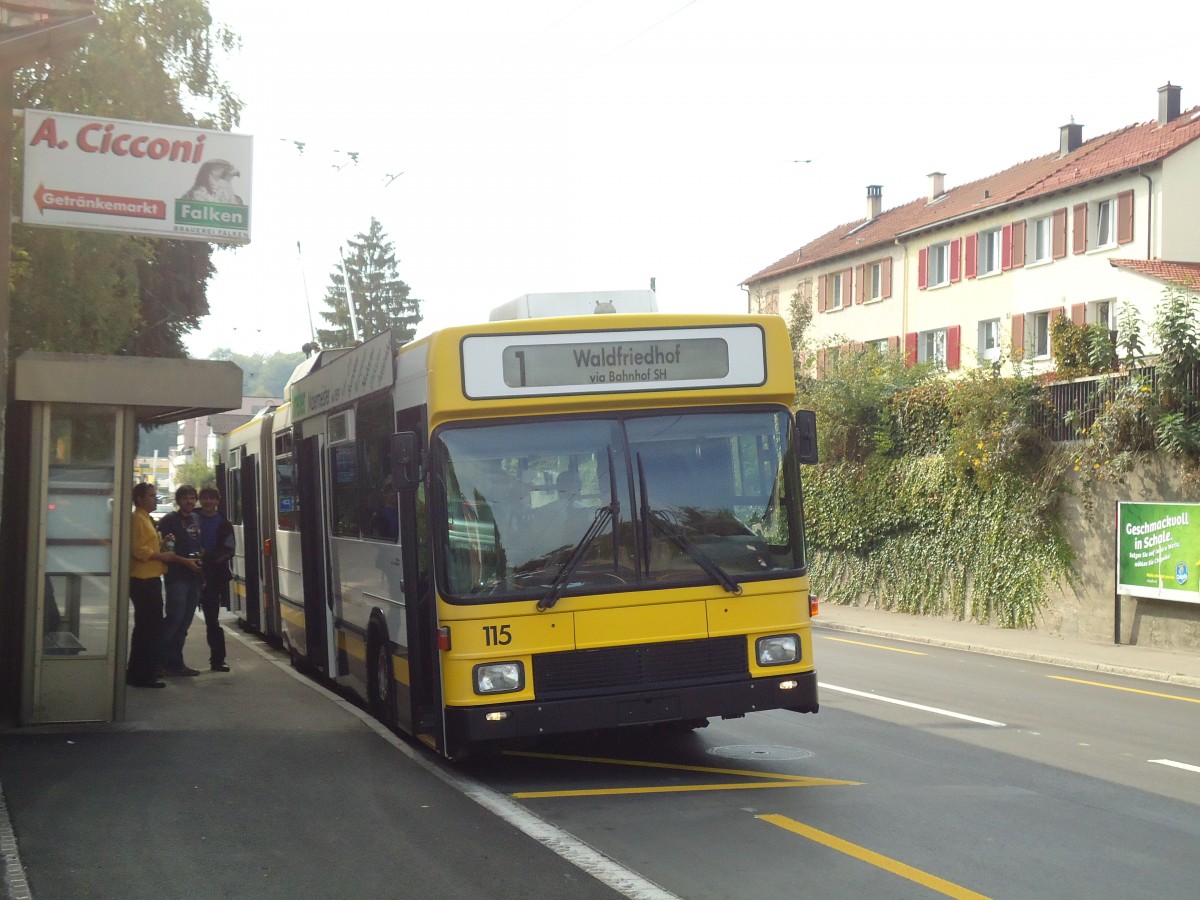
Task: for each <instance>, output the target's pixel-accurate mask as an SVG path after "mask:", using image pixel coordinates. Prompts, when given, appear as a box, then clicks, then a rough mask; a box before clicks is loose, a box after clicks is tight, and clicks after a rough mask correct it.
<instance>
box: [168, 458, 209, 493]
mask: <svg viewBox="0 0 1200 900" xmlns="http://www.w3.org/2000/svg"><path fill="white" fill-rule="evenodd" d="M216 482H217V473H216V471H215V470H214V469H213V467H212V466H211V465H209V463H208V461H207V460H205V459H203V458H200V459H189V460H188V461H187V462H185V463H181V464H180V465H179V466H178V467H177V468H176V469H175V485H176V487H178V486H179V485H181V484H190V485H191V486H192V487H194V488H196V489H197V490H199V489H200V488H202V487H204V486H205V485H209V484H216Z"/></svg>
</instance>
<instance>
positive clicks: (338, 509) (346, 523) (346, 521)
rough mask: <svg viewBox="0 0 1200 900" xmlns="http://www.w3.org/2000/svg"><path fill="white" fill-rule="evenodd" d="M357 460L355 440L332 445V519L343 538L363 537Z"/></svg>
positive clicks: (330, 449)
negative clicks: (361, 534)
mask: <svg viewBox="0 0 1200 900" xmlns="http://www.w3.org/2000/svg"><path fill="white" fill-rule="evenodd" d="M357 463H358V460H357V458H356V455H355V448H354V444H353V443H346V444H340V445H338V446H337V447H330V448H329V476H330V478H329V483H330V498H329V500H330V518H331V520H332V525H333V533H334V534H336V535H338V536H339V537H353V538H356V537H358V536H359V531H358V484H357V481H356V479H357V477H358V465H357Z"/></svg>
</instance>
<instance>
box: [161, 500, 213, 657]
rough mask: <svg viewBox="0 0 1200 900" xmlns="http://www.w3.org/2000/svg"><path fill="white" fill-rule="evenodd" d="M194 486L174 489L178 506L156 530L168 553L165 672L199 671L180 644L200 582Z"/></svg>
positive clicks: (186, 631)
mask: <svg viewBox="0 0 1200 900" xmlns="http://www.w3.org/2000/svg"><path fill="white" fill-rule="evenodd" d="M196 501H197V495H196V489H195V488H194V487H192V486H191V485H190V484H183V485H180V486H179V487H178V488H177V489H176V490H175V505H176V506H177V507H178V509H177V510H176V511H174V512H169V513H167V514H166V515H165V516H163V517H162V518H161V519H159V520H158V532H159V534H161V535H162V537H163V542H164V546H165V548H166V550H167V552H168V553H169V554H170V555H171V557H172V558H171V560H170V561H169V565H168V566H167V574H166V579H165V580H166V594H167V602H166V613H165V616H164V619H163V634H162V648H163V649H162V659H163V672H164V674H167V675H199V674H200V671H199V670H198V669H193V668H190V667H189V666H188V665H187V664H186V663H185V662H184V661H183V644H184V642H185V641H186V640H187V633H188V627H189V626H190V625H191V624H192V619H194V618H195V616H196V607H197V606H198V605H199V604H200V586H201V584H202V582H203V575H202V571H203V570H202V568H201V565H200V556H201V546H200V516H199V515H198V514H197V513H196Z"/></svg>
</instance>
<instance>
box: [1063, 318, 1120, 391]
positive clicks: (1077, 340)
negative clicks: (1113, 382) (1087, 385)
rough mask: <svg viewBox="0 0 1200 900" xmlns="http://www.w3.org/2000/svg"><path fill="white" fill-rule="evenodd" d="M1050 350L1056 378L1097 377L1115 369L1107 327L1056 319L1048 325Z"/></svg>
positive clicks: (1113, 349)
mask: <svg viewBox="0 0 1200 900" xmlns="http://www.w3.org/2000/svg"><path fill="white" fill-rule="evenodd" d="M1050 347H1051V353H1052V354H1053V356H1054V361H1055V363H1056V364H1057V367H1058V372H1057V374H1058V376H1059V377H1060V378H1083V377H1085V376H1088V375H1101V374H1103V373H1105V372H1111V371H1113V370H1114V369H1115V368H1116V367H1117V362H1118V360H1117V343H1115V342H1114V340H1113V333H1112V332H1111V331H1109V330H1108V327H1107V326H1105V325H1103V324H1100V323H1098V322H1094V323H1092V324H1091V325H1084V324H1076V323H1075V322H1072V321H1071V320H1070V319H1068V318H1066V317H1064V316H1059V317H1058V318H1057V319H1055V320H1054V322H1053V323H1052V324H1051V326H1050Z"/></svg>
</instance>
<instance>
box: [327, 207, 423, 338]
mask: <svg viewBox="0 0 1200 900" xmlns="http://www.w3.org/2000/svg"><path fill="white" fill-rule="evenodd" d="M347 244H348V245H349V247H350V253H349V254H348V255H347V256H346V257H345V270H344V271H343V268H342V266H341V265H339V266H337V267H336V268H335V269H334V270H333V272H332V273H331V274H330V276H329V282H330V283H329V287H328V288H327V289H326V292H325V304H326V306H328V307H329V309H328V311H325V312H322V313H321V318H323V319H324V320H325V321H326V322H328V323H329V326H330V327H329V328H323V329H318V331H317V340H318V341H319V342H320V344H321V346H322V347H349V346H352V345H353V344H354V333H353V330H352V327H351V317H350V308H349V306H348V305H347V303H346V284H347V279H349V285H350V292H349V293H350V296H351V298H353V300H354V315H355V318H356V320H357V324H358V337H359V339H360V340H364V341H365V340H368V339H369V338H372V337H374V336H375V335H377V334H381V333H382V332H384V331H385V330H387V329H389V328H390V329H391V330H392V335H393V337H394V338H395V340H396V341H397V342H398V343H404V342H405V341H409V340H411V339H412V337H413V335H415V334H416V331H417V325H419V324H420V323H421V318H422V316H421V301H420V300H417V299H415V298H412V297H409V291H410V288H409V286H408V285H407V284H405V283H404V282H403V281H401V280H400V275H399V272H398V269H397V264H398V260H397V259H396V251H395V245H394V244H392V242H391V241H389V240H388V239H387V235H386V234H385V233H384V230H383V226H382V225H380V224H379V221H378V220H377V219H376V218H375V217H374V216H372V217H371V225H370V227H369V228H368V229H367V231H366V232H360V233H359V234H357V235H355V236H354V238H353V239H351V240H349V241H347Z"/></svg>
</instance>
